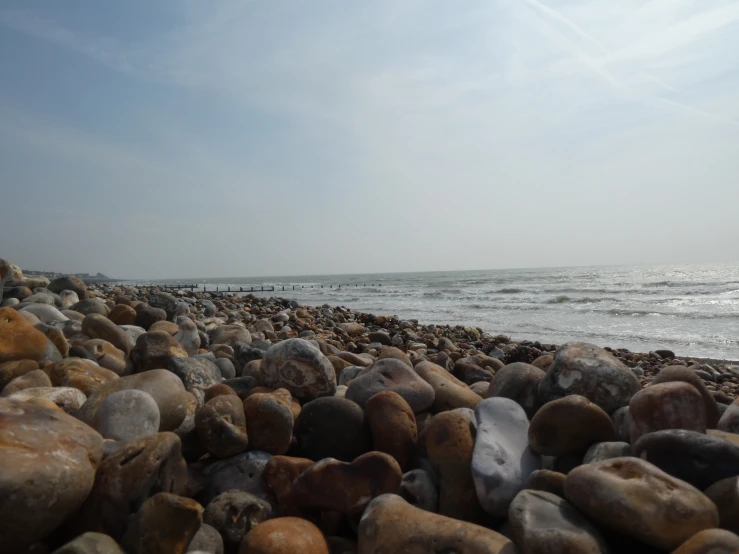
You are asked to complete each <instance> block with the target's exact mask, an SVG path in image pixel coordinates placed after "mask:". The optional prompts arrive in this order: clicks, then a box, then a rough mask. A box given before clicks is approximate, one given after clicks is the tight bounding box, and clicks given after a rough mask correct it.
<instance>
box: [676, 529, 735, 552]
mask: <svg viewBox="0 0 739 554" xmlns="http://www.w3.org/2000/svg"><path fill="white" fill-rule="evenodd" d="M736 552H739V537H737V536H736V535H735V534H734V533H731V532H729V531H724V530H723V529H706V530H705V531H701V532H700V533H696V534H695V535H693V536H692V537H691V538H689V539H688V540H687V541H685V542H684V543H683V544H681V545H680V547H679V548H678V549H677V550H674V551H673V553H672V554H736Z"/></svg>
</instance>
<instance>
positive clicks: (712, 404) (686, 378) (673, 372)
mask: <svg viewBox="0 0 739 554" xmlns="http://www.w3.org/2000/svg"><path fill="white" fill-rule="evenodd" d="M678 381H682V382H683V383H689V384H691V385H693V387H695V389H696V390H697V391H698V392H699V393H700V395H701V397H702V398H703V405H704V407H705V413H706V426H707V427H708V428H709V429H715V428H716V425H717V424H718V420H719V417H720V416H719V411H718V406H717V404H716V401H715V400H714V399H713V396H711V392H710V391H709V390H708V388H707V387H706V385H705V384H704V383H703V381H702V380H701V378H700V377H698V376H697V375H696V374H695V371H693V370H692V369H688V368H687V367H684V366H678V365H671V366H667V367H663V368H662V369H661V370H660V372H659V373H658V374H657V376H656V377H655V378H654V381H652V384H653V385H656V384H659V383H670V382H678Z"/></svg>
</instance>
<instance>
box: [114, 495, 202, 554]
mask: <svg viewBox="0 0 739 554" xmlns="http://www.w3.org/2000/svg"><path fill="white" fill-rule="evenodd" d="M202 521H203V508H202V506H200V504H198V503H197V502H195V501H194V500H192V499H191V498H184V497H182V496H178V495H176V494H170V493H167V492H160V493H157V494H155V495H154V496H152V497H151V498H149V499H147V500H146V502H144V503H143V505H142V506H141V508H139V511H138V512H136V514H134V515H133V516H132V517H131V520H130V522H129V524H128V528H127V529H126V534H125V536H124V537H123V541H122V544H123V546H124V547H125V548H126V550H127V551H128V552H129V554H172V553H184V552H185V551H186V550H187V547H188V545H189V544H190V541H192V539H193V538H194V537H195V534H196V533H197V532H198V529H200V525H201V523H202Z"/></svg>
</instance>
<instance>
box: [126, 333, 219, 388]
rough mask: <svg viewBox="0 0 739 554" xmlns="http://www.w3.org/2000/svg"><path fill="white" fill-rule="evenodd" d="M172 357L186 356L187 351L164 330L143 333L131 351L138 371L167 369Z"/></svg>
mask: <svg viewBox="0 0 739 554" xmlns="http://www.w3.org/2000/svg"><path fill="white" fill-rule="evenodd" d="M172 358H187V351H185V349H184V348H182V346H180V343H178V342H177V341H176V340H175V339H174V337H173V336H172V335H169V334H167V333H165V332H164V331H152V332H150V333H144V334H143V335H141V336H140V337H139V338H138V339H137V340H136V346H134V348H133V350H132V351H131V360H132V361H133V363H134V366H135V367H136V371H137V372H139V373H140V372H142V371H149V370H151V369H167V368H168V367H169V360H171V359H172ZM211 384H212V383H211ZM206 388H207V387H206Z"/></svg>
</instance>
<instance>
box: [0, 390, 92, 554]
mask: <svg viewBox="0 0 739 554" xmlns="http://www.w3.org/2000/svg"><path fill="white" fill-rule="evenodd" d="M102 457H103V438H102V437H101V436H100V435H99V434H98V433H97V432H95V431H94V430H92V429H91V428H90V427H88V426H87V425H85V424H84V423H82V422H80V421H78V420H76V419H75V418H73V417H71V416H68V415H67V414H64V413H61V412H58V411H53V410H48V409H46V408H41V407H38V406H33V405H31V404H28V403H24V402H19V401H16V400H12V399H7V398H2V399H0V551H1V552H8V553H10V552H24V551H25V548H26V547H28V546H30V545H31V544H32V543H35V542H38V541H41V540H43V539H44V538H45V537H46V535H48V534H49V533H50V532H52V531H53V530H54V529H56V528H57V527H58V526H59V525H60V524H61V523H62V522H63V521H65V520H66V519H67V518H68V517H69V516H70V515H72V514H73V513H74V512H75V511H77V509H78V508H79V507H80V506H81V505H82V503H83V502H84V500H85V498H86V497H87V495H88V493H89V492H90V489H91V488H92V486H93V482H94V480H95V471H96V469H97V467H98V464H99V463H100V460H101V459H102ZM50 507H53V509H50Z"/></svg>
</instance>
